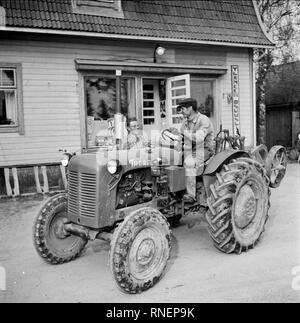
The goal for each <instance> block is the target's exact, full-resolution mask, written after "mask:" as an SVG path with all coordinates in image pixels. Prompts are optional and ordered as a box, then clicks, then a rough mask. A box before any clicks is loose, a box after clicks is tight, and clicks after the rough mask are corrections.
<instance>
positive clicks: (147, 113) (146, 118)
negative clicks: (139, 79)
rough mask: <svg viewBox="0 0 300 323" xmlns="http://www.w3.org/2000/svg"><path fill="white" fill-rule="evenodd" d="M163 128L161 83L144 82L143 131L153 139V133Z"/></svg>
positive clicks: (153, 81)
mask: <svg viewBox="0 0 300 323" xmlns="http://www.w3.org/2000/svg"><path fill="white" fill-rule="evenodd" d="M160 128H161V118H160V102H159V81H158V80H151V79H144V80H143V130H144V131H145V132H146V134H147V136H148V137H149V138H150V137H151V131H155V130H156V131H158V130H160Z"/></svg>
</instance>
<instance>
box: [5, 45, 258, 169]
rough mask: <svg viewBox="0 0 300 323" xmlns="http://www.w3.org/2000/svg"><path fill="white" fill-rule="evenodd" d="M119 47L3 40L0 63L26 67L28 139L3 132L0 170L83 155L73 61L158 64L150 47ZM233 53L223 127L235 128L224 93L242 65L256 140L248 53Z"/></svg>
mask: <svg viewBox="0 0 300 323" xmlns="http://www.w3.org/2000/svg"><path fill="white" fill-rule="evenodd" d="M97 43H98V44H97ZM114 44H115V45H114V46H112V43H110V42H108V41H105V42H104V41H99V40H95V41H94V43H93V42H91V41H87V40H80V41H78V43H71V42H68V41H65V42H63V41H62V42H59V41H56V42H47V41H41V40H40V41H22V40H12V39H11V40H1V44H0V62H8V63H9V62H11V63H21V64H22V72H23V103H24V123H25V135H22V136H21V135H16V134H4V133H0V167H1V166H6V165H17V164H29V163H49V162H58V161H59V160H60V156H61V154H60V153H59V152H58V150H59V148H66V149H68V150H70V151H80V149H81V135H83V134H81V129H84V128H83V127H82V124H81V123H82V122H84V120H83V118H80V116H81V115H82V114H83V112H82V110H81V109H83V107H82V106H81V105H82V103H81V102H83V101H82V97H81V91H82V84H80V81H81V78H80V75H79V74H78V72H77V71H76V69H75V63H74V60H75V59H76V58H83V59H101V60H125V59H130V58H131V59H132V58H135V59H136V60H143V61H146V62H152V60H153V45H151V44H145V45H141V46H140V47H137V45H136V43H134V44H133V43H132V44H130V43H128V44H127V45H126V44H125V45H123V43H120V42H117V41H116V42H115V43H114ZM166 47H167V51H166V55H164V56H163V58H158V59H159V60H163V61H164V62H166V63H175V60H176V54H175V52H176V50H175V49H174V48H169V47H172V46H169V47H168V46H166ZM226 50H228V49H226ZM232 51H233V52H230V53H228V55H227V65H228V68H229V70H228V75H226V76H224V77H222V78H221V80H219V81H218V89H219V90H220V93H218V97H217V102H218V103H220V102H222V106H221V108H222V112H221V113H220V114H221V122H222V123H223V125H224V127H227V128H229V129H231V128H232V126H231V120H232V110H231V107H227V106H225V105H224V100H223V99H222V94H223V93H226V92H231V74H230V65H233V64H237V65H239V67H240V82H241V87H240V97H241V123H242V133H243V135H246V136H247V137H248V140H249V138H250V137H251V124H250V120H251V118H250V114H251V107H250V102H251V97H250V93H249V80H250V78H249V77H252V76H251V75H250V76H249V57H248V51H247V50H242V49H241V50H238V49H233V50H232ZM218 52H219V53H220V54H219V58H218V62H223V61H226V55H225V54H224V52H225V49H224V51H220V50H219V51H218ZM224 55H225V56H224ZM223 56H224V57H225V59H224V57H223ZM201 57H202V56H201ZM216 57H218V55H217V56H216ZM213 58H214V57H213ZM216 59H217V58H216ZM180 60H184V61H186V59H185V58H184V55H183V51H181V52H179V54H178V60H177V63H180ZM208 60H209V55H207V50H206V51H205V55H204V54H203V57H202V58H201V59H200V58H199V59H197V63H199V64H201V63H203V64H204V63H207V62H208ZM220 98H221V99H220ZM218 108H219V106H218Z"/></svg>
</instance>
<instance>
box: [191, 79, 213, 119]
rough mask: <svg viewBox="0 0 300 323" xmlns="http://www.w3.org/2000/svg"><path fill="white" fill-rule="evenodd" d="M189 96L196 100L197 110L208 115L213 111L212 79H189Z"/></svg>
mask: <svg viewBox="0 0 300 323" xmlns="http://www.w3.org/2000/svg"><path fill="white" fill-rule="evenodd" d="M191 97H192V98H194V99H196V100H197V102H198V107H199V111H200V112H201V113H203V114H205V115H207V116H208V117H211V116H212V115H213V111H214V81H210V80H191Z"/></svg>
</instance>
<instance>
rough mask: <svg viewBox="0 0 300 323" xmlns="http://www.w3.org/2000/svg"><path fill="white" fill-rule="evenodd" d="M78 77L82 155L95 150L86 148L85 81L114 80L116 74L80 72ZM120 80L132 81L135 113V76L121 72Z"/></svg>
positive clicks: (94, 147)
mask: <svg viewBox="0 0 300 323" xmlns="http://www.w3.org/2000/svg"><path fill="white" fill-rule="evenodd" d="M79 75H80V84H81V100H80V101H81V106H82V108H81V114H80V116H81V150H82V152H83V153H85V152H91V151H94V150H95V149H97V146H92V147H89V146H88V127H87V95H86V91H87V87H86V79H87V78H88V77H103V78H111V79H116V74H115V73H113V72H109V71H105V70H103V71H81V72H80V73H79ZM122 78H130V79H133V80H134V91H135V98H134V99H135V108H136V111H135V113H137V76H136V75H134V74H132V73H126V72H125V71H123V73H122Z"/></svg>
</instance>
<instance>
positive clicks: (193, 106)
mask: <svg viewBox="0 0 300 323" xmlns="http://www.w3.org/2000/svg"><path fill="white" fill-rule="evenodd" d="M177 109H181V112H182V114H183V116H184V119H185V120H184V122H183V124H182V126H181V128H180V130H178V129H175V128H172V129H171V130H172V133H173V134H175V135H178V141H179V142H180V143H181V142H182V140H184V167H185V171H186V188H187V194H185V195H184V201H185V202H187V203H194V202H195V201H196V175H197V170H198V168H199V167H200V166H201V165H203V163H204V162H205V161H206V160H208V159H209V157H211V156H212V155H213V152H214V128H213V125H212V123H211V121H210V120H209V118H208V117H207V116H205V115H204V114H202V113H200V112H199V111H198V110H197V101H196V100H195V99H192V98H188V99H184V100H182V101H181V102H180V103H179V106H178V107H177ZM180 143H179V145H180Z"/></svg>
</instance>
